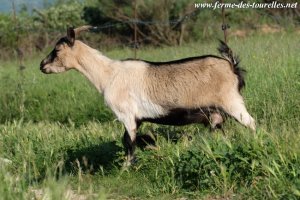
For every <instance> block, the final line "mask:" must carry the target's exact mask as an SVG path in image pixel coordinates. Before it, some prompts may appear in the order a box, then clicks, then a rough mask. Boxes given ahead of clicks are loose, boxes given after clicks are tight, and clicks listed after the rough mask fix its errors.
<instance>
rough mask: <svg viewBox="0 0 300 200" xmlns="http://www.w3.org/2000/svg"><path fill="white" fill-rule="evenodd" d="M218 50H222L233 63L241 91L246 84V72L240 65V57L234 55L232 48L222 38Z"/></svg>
mask: <svg viewBox="0 0 300 200" xmlns="http://www.w3.org/2000/svg"><path fill="white" fill-rule="evenodd" d="M218 51H219V52H220V54H221V55H222V57H223V58H225V59H226V60H228V61H229V62H230V64H231V65H232V68H233V72H234V73H235V74H236V75H237V77H238V80H239V84H238V89H239V91H240V90H241V89H242V88H243V87H244V86H245V79H244V76H245V73H246V71H245V70H244V69H242V68H240V67H239V63H240V59H239V58H238V56H234V55H233V53H232V50H231V49H230V48H229V47H228V46H227V44H226V43H225V42H223V41H222V40H220V46H219V48H218Z"/></svg>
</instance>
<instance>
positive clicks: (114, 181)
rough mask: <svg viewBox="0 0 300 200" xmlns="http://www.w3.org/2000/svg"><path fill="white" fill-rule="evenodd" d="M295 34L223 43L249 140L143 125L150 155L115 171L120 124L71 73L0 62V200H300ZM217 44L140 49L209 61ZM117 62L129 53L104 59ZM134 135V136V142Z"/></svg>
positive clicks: (156, 56)
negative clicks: (152, 138)
mask: <svg viewBox="0 0 300 200" xmlns="http://www.w3.org/2000/svg"><path fill="white" fill-rule="evenodd" d="M297 41H299V34H296V33H278V34H274V35H254V36H251V37H247V38H231V41H230V46H231V47H232V48H233V50H234V52H237V53H238V54H239V55H240V57H241V58H242V63H241V64H242V65H243V66H244V68H245V69H246V70H247V71H248V74H247V78H246V83H247V85H246V88H245V90H244V91H243V96H244V97H245V101H246V104H247V108H248V110H249V112H250V113H251V114H252V115H253V116H254V117H255V118H256V120H257V124H258V130H257V133H256V134H252V133H251V131H249V130H247V129H246V128H244V127H242V126H241V125H239V124H237V122H235V121H234V120H230V119H229V120H228V121H227V122H226V124H225V127H224V129H225V134H222V132H218V131H217V132H214V133H211V132H209V131H208V130H207V129H206V128H204V127H203V126H202V125H190V126H184V127H172V126H159V125H155V124H144V125H143V126H142V127H141V129H140V132H142V133H143V134H149V133H151V134H154V135H157V147H158V148H157V149H156V150H141V149H138V150H137V156H138V162H137V164H136V165H134V166H133V167H132V168H131V169H129V170H122V168H121V165H122V162H123V160H124V153H123V150H122V144H121V137H122V133H123V131H124V128H123V126H122V125H121V124H120V123H119V122H118V121H116V120H115V119H114V116H113V115H112V113H111V112H110V110H109V109H108V108H107V107H106V106H105V104H104V103H103V99H102V97H101V96H100V95H99V94H97V91H96V90H95V89H94V88H93V87H92V86H91V85H90V84H89V83H88V82H87V81H86V80H85V79H84V78H83V77H82V76H81V75H79V74H77V73H76V72H68V73H65V74H60V75H49V76H46V75H43V74H41V73H40V72H39V67H38V65H39V62H40V60H41V59H42V58H43V56H44V55H43V56H37V57H35V58H33V59H28V60H26V61H25V66H26V69H25V70H24V71H22V72H20V71H19V70H18V68H17V66H18V65H17V62H16V61H15V60H12V61H10V62H5V63H0V89H1V90H0V108H1V112H0V122H1V124H0V185H1V187H0V199H180V198H182V199H224V198H230V199H299V198H300V168H299V166H300V139H299V138H300V137H299V132H300V131H299V130H300V123H299V121H300V112H299V110H300V92H299V91H300V81H299V80H300V67H299V66H300V56H299V50H300V46H299V42H297ZM216 45H217V44H216V43H205V42H204V43H203V42H202V43H200V42H198V43H193V44H186V45H184V46H182V47H165V48H160V49H152V48H149V49H147V48H146V49H143V50H140V51H139V52H138V57H139V58H142V59H146V60H155V61H162V60H172V59H176V58H182V57H188V56H195V55H201V54H211V53H212V52H216V50H215V49H216ZM104 53H105V54H106V55H108V56H110V57H112V58H117V59H122V58H126V57H131V56H132V54H133V53H132V51H131V50H130V49H118V50H114V51H111V52H104ZM142 133H140V134H142Z"/></svg>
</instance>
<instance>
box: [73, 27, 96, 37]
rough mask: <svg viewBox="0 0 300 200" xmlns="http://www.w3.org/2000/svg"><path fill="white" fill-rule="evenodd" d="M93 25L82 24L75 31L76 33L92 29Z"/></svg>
mask: <svg viewBox="0 0 300 200" xmlns="http://www.w3.org/2000/svg"><path fill="white" fill-rule="evenodd" d="M92 28H93V27H92V26H90V25H85V26H80V27H78V28H75V29H74V31H75V34H76V35H77V34H79V33H80V32H83V31H88V30H90V29H92Z"/></svg>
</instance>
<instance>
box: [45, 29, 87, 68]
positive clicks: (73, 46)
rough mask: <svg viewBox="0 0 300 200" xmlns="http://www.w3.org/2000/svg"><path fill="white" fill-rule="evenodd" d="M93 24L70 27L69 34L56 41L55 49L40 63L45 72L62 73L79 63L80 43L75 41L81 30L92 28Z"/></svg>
mask: <svg viewBox="0 0 300 200" xmlns="http://www.w3.org/2000/svg"><path fill="white" fill-rule="evenodd" d="M91 28H92V27H91V26H81V27H79V28H76V29H74V28H68V30H67V36H65V37H62V38H61V39H59V40H58V42H56V45H55V47H54V49H53V50H52V51H51V52H50V54H49V55H48V56H47V57H46V58H44V59H43V60H42V62H41V64H40V70H41V71H42V72H43V73H46V74H50V73H60V72H64V71H67V70H69V69H72V68H76V66H77V65H78V63H77V59H76V56H77V55H78V52H79V49H80V45H79V44H78V42H76V41H75V36H76V35H77V34H79V32H82V31H86V30H90V29H91Z"/></svg>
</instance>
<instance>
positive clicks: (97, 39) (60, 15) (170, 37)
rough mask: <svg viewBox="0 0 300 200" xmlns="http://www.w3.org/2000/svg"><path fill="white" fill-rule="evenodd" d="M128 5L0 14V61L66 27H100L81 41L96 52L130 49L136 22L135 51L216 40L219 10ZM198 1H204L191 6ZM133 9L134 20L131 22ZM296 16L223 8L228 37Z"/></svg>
mask: <svg viewBox="0 0 300 200" xmlns="http://www.w3.org/2000/svg"><path fill="white" fill-rule="evenodd" d="M134 2H135V1H129V0H123V1H119V0H113V1H109V0H101V1H100V0H86V1H81V0H76V1H69V0H57V1H56V2H55V3H54V4H53V5H51V6H49V7H46V8H45V9H42V10H37V9H34V10H33V12H32V13H29V12H28V11H27V9H26V5H23V7H22V9H20V12H19V13H17V15H16V16H14V15H13V14H0V52H1V55H0V59H9V58H11V57H12V55H18V54H20V52H21V54H22V55H25V54H26V55H30V54H32V53H35V52H36V51H42V50H44V49H45V48H49V47H52V46H53V41H55V40H56V39H57V38H58V37H60V36H61V35H63V34H65V29H66V27H68V26H79V25H82V24H91V25H96V26H100V27H102V28H100V29H99V32H98V33H97V34H90V35H89V36H85V37H84V38H83V39H88V41H90V43H91V44H94V47H97V48H100V47H101V48H103V47H110V48H112V47H115V46H130V47H134V46H135V44H134V42H133V38H134V37H133V32H134V23H137V35H138V44H137V45H139V46H141V45H147V44H150V45H178V44H179V45H181V44H182V43H184V42H188V41H195V40H203V39H206V40H207V39H210V38H221V37H222V31H221V23H222V18H221V10H220V9H216V10H212V9H202V10H201V9H195V7H194V2H191V1H189V0H180V1H175V0H163V1H149V0H136V4H135V3H134ZM201 2H207V1H197V3H201ZM208 2H214V1H208ZM236 2H239V1H236ZM260 2H269V1H267V0H261V1H260ZM282 2H284V3H286V2H285V1H282ZM135 5H136V8H137V13H136V16H137V21H135V19H134V7H135ZM299 13H300V6H299V5H298V8H297V9H227V10H226V20H227V23H229V24H230V26H231V29H230V30H229V32H230V33H231V34H232V35H233V36H245V35H247V34H251V32H252V30H258V31H261V30H262V31H266V32H276V31H278V30H281V28H282V27H285V28H288V30H291V29H295V28H297V27H298V28H299V24H300V14H299ZM264 24H267V26H266V27H264ZM269 26H271V28H270V27H269ZM272 26H275V29H274V28H272Z"/></svg>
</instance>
